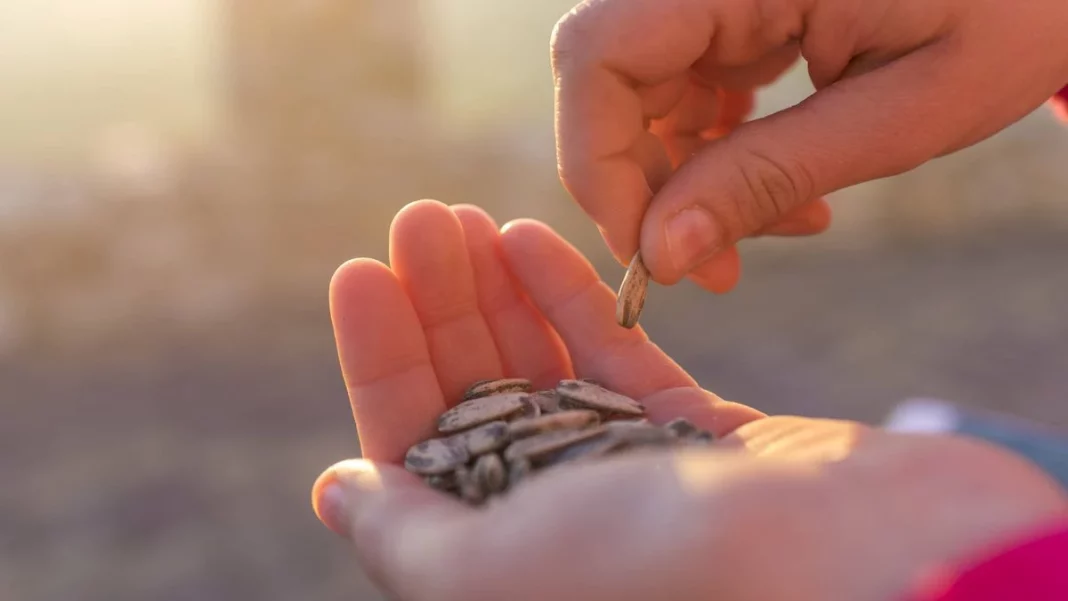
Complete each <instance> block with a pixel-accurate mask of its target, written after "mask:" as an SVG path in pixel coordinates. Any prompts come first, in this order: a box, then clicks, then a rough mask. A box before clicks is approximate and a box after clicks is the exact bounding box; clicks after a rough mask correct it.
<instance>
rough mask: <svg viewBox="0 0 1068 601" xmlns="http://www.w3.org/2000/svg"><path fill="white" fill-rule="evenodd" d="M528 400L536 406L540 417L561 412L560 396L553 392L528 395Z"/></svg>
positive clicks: (543, 391) (545, 391)
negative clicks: (538, 408) (540, 414)
mask: <svg viewBox="0 0 1068 601" xmlns="http://www.w3.org/2000/svg"><path fill="white" fill-rule="evenodd" d="M530 400H532V401H534V402H535V403H537V404H538V407H540V408H541V413H542V415H545V414H546V413H558V412H560V411H562V409H560V395H559V394H557V392H556V391H555V390H539V391H538V392H535V393H533V394H531V395H530Z"/></svg>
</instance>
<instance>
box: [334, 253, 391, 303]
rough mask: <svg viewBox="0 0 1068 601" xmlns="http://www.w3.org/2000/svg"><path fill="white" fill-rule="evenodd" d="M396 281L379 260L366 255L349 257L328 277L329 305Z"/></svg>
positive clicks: (358, 296) (389, 270)
mask: <svg viewBox="0 0 1068 601" xmlns="http://www.w3.org/2000/svg"><path fill="white" fill-rule="evenodd" d="M396 282H397V279H396V275H395V274H394V273H393V271H392V270H391V269H390V268H389V267H388V266H387V265H386V264H384V263H382V262H381V261H378V260H376V259H371V258H367V257H360V258H357V259H349V260H348V261H345V262H344V263H342V264H341V266H339V267H338V268H337V269H336V270H334V275H333V276H331V278H330V294H329V298H330V305H331V307H334V306H336V305H337V303H339V302H341V301H343V300H347V299H348V300H351V299H358V298H360V297H361V296H362V295H365V294H367V293H369V292H374V291H378V290H381V289H382V286H393V285H395V284H396Z"/></svg>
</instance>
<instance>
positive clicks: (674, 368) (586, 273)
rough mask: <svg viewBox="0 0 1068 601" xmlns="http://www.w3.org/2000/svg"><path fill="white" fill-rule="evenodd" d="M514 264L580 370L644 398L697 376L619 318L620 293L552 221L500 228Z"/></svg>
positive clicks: (511, 265)
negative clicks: (621, 323)
mask: <svg viewBox="0 0 1068 601" xmlns="http://www.w3.org/2000/svg"><path fill="white" fill-rule="evenodd" d="M501 242H502V246H503V248H504V255H505V257H506V260H507V261H508V265H509V268H510V269H511V271H512V273H513V274H515V276H516V278H517V279H518V280H519V282H520V283H521V284H522V286H523V289H524V290H525V291H526V293H527V295H528V296H529V297H530V300H531V301H532V302H533V303H534V305H535V306H536V307H537V308H538V309H539V310H540V311H541V313H542V315H544V316H545V317H546V318H547V319H548V320H549V323H551V324H552V325H553V327H554V328H555V329H556V331H557V332H559V333H560V336H561V337H562V338H563V340H564V342H565V343H566V344H567V348H568V350H569V351H570V352H571V362H572V365H573V366H574V370H575V374H576V375H577V376H579V377H584V378H585V377H590V378H595V379H597V380H600V381H602V382H605V383H606V384H607V385H609V386H611V387H612V388H614V389H616V390H619V391H620V392H621V393H623V394H626V395H629V396H631V397H634V398H643V397H645V396H647V395H650V394H653V393H654V392H657V391H660V390H665V389H668V388H678V387H684V386H695V385H696V382H694V380H693V379H692V378H690V376H689V375H687V374H686V372H685V371H683V370H682V369H681V368H680V367H679V366H678V365H676V364H675V362H674V361H672V360H671V359H670V358H669V357H668V356H667V355H666V354H664V352H663V351H661V350H660V348H659V347H657V346H656V345H655V344H653V343H652V342H650V341H649V338H648V337H647V336H646V335H645V333H644V332H643V331H642V330H641V328H640V327H639V328H635V329H633V330H628V329H626V328H623V327H620V326H619V325H618V324H617V323H616V322H615V314H616V311H615V305H616V295H615V294H614V293H613V292H612V290H611V289H610V288H608V286H606V285H605V283H604V282H602V281H601V279H600V277H598V275H597V272H596V271H595V270H594V269H593V266H592V265H590V263H589V261H587V260H586V258H585V257H583V256H582V254H581V253H579V252H578V250H576V249H575V248H574V247H572V246H571V245H570V244H568V243H567V242H566V241H565V240H564V239H563V238H561V237H560V236H559V235H557V234H556V233H555V232H554V231H553V230H551V229H550V228H549V227H548V226H547V225H545V224H543V223H539V222H537V221H533V220H528V219H521V220H517V221H513V222H510V223H508V224H507V225H505V227H504V230H503V232H502V234H501Z"/></svg>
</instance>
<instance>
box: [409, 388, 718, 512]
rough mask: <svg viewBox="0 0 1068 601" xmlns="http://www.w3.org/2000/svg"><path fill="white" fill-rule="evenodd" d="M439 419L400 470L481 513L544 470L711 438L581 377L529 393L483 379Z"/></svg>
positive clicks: (525, 390)
mask: <svg viewBox="0 0 1068 601" xmlns="http://www.w3.org/2000/svg"><path fill="white" fill-rule="evenodd" d="M465 394H466V395H467V396H469V397H472V398H467V399H466V400H463V401H462V402H461V403H460V404H459V405H456V406H455V407H453V408H452V409H449V410H448V411H446V412H444V413H443V414H442V415H441V416H439V418H438V430H439V432H441V434H442V436H439V437H435V438H431V439H429V440H425V441H423V442H420V443H418V444H416V445H413V446H412V447H411V448H410V449H408V452H407V454H406V455H405V462H404V465H405V467H406V468H407V469H408V470H409V471H410V472H412V473H415V474H418V475H420V476H422V477H423V478H424V480H425V481H426V483H427V485H428V486H429V487H431V488H434V489H436V490H439V491H442V492H444V493H447V494H450V495H453V496H456V497H459V498H460V499H462V500H463V501H464V502H465V503H468V504H470V505H473V506H481V505H483V504H485V503H492V502H495V501H494V500H495V499H497V498H498V497H500V496H502V495H506V494H508V492H509V491H511V490H512V489H514V488H515V487H516V486H518V485H519V484H520V483H521V482H524V481H526V480H528V479H530V478H532V477H536V476H537V475H538V474H540V473H541V472H543V471H544V470H547V469H550V468H554V467H556V466H560V465H563V464H566V463H575V462H586V461H595V460H597V459H598V458H603V457H605V456H608V455H612V454H615V453H625V452H629V451H630V450H636V449H642V448H665V449H670V448H675V447H680V446H690V445H707V444H710V443H711V442H713V441H714V440H715V437H714V436H713V435H712V433H711V432H706V431H704V430H699V429H697V427H696V426H695V425H694V424H692V423H691V422H689V421H687V420H686V419H683V418H679V419H675V420H672V421H671V422H668V423H667V424H664V425H656V424H652V423H650V422H649V421H648V420H647V419H645V417H644V416H645V407H643V406H642V404H641V403H639V402H637V401H635V400H633V399H631V398H628V397H627V396H625V395H622V394H619V393H617V392H614V391H611V390H609V389H607V388H605V387H604V386H603V385H602V384H600V383H598V382H596V381H594V380H592V379H589V378H586V379H582V380H561V381H560V382H558V383H557V385H556V386H555V387H554V388H552V389H549V390H539V391H534V390H532V388H531V384H530V381H529V380H524V379H522V378H510V379H505V380H502V379H498V380H483V381H481V382H476V383H475V384H473V385H471V386H470V387H469V388H468V389H467V392H466V393H465Z"/></svg>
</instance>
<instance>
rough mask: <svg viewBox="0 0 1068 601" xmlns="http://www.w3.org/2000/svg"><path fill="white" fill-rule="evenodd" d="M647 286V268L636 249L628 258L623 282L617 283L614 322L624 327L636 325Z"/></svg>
mask: <svg viewBox="0 0 1068 601" xmlns="http://www.w3.org/2000/svg"><path fill="white" fill-rule="evenodd" d="M648 288H649V270H648V269H646V267H645V262H644V261H642V253H641V251H638V252H637V253H635V254H634V258H632V259H631V260H630V265H629V266H628V267H627V273H626V275H624V276H623V283H621V284H620V285H619V293H618V294H617V295H616V297H617V298H616V322H617V323H618V324H619V325H621V326H623V327H624V328H627V329H630V328H633V327H634V326H636V325H638V317H639V316H641V314H642V308H643V307H644V306H645V295H646V293H647V291H648Z"/></svg>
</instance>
